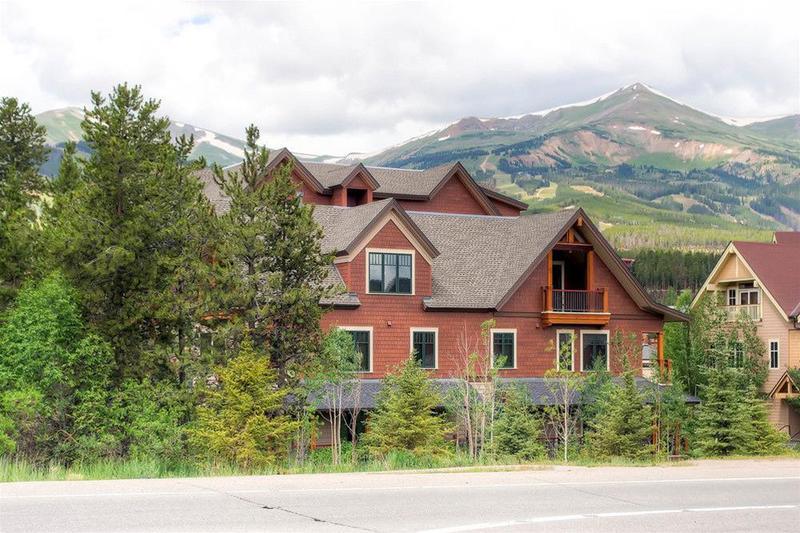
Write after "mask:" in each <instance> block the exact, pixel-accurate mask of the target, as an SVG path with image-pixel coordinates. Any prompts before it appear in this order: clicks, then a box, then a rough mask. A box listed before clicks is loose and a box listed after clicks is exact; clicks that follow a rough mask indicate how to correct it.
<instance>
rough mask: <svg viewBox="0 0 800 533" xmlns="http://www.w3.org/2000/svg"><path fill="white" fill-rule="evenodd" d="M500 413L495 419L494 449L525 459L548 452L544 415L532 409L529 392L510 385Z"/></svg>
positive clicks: (504, 454)
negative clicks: (544, 435) (543, 430)
mask: <svg viewBox="0 0 800 533" xmlns="http://www.w3.org/2000/svg"><path fill="white" fill-rule="evenodd" d="M501 395H502V400H503V402H502V406H501V408H500V414H499V415H498V417H497V419H496V420H495V423H494V447H495V452H496V453H497V454H499V455H501V456H511V457H515V458H517V459H522V460H526V461H530V460H534V459H541V458H542V457H544V456H545V454H546V453H547V450H546V449H545V447H544V444H543V443H542V419H541V417H540V416H537V415H536V414H535V413H534V412H533V410H534V406H533V403H532V402H531V399H530V397H529V396H528V392H527V391H526V390H525V389H521V388H518V387H510V388H508V389H506V390H504V391H503V392H502V393H501Z"/></svg>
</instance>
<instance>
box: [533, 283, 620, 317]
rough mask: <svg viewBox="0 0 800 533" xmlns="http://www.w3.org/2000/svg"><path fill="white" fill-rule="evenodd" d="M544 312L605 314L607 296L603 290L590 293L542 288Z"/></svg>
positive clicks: (606, 310)
mask: <svg viewBox="0 0 800 533" xmlns="http://www.w3.org/2000/svg"><path fill="white" fill-rule="evenodd" d="M542 289H543V292H544V310H545V311H557V312H561V313H607V312H608V295H607V293H606V290H605V289H594V290H591V291H582V290H566V289H554V288H552V287H542Z"/></svg>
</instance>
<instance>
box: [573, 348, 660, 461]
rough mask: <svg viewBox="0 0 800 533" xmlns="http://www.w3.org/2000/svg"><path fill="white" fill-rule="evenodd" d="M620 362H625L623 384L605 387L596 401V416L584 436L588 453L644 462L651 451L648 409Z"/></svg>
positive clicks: (631, 375)
mask: <svg viewBox="0 0 800 533" xmlns="http://www.w3.org/2000/svg"><path fill="white" fill-rule="evenodd" d="M623 361H624V362H626V363H625V373H624V375H623V381H622V384H614V385H612V386H610V387H608V388H607V389H606V391H605V393H604V394H603V395H602V397H600V398H598V400H597V402H598V405H597V415H596V416H595V417H594V419H593V420H592V421H591V423H590V427H591V429H590V432H589V434H588V435H587V446H588V451H589V453H590V454H591V455H592V456H593V457H601V458H605V457H628V458H631V459H643V458H646V457H649V456H650V455H652V452H653V446H652V445H651V444H650V436H651V434H652V431H653V418H652V414H651V409H650V406H649V405H646V404H645V402H644V398H643V396H642V394H641V393H640V392H639V389H638V388H637V387H636V382H635V381H634V377H633V371H632V370H631V368H630V365H628V364H627V359H623Z"/></svg>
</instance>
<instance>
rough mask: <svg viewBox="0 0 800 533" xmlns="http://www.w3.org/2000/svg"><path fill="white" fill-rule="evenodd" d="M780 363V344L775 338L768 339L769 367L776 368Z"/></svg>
mask: <svg viewBox="0 0 800 533" xmlns="http://www.w3.org/2000/svg"><path fill="white" fill-rule="evenodd" d="M780 364H781V345H780V342H779V341H778V340H777V339H774V340H771V341H769V367H770V368H778V367H779V366H780Z"/></svg>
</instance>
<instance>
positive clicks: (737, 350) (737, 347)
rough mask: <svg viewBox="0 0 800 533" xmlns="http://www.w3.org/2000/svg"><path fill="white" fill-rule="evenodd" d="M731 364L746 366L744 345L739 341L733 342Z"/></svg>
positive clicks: (736, 366)
mask: <svg viewBox="0 0 800 533" xmlns="http://www.w3.org/2000/svg"><path fill="white" fill-rule="evenodd" d="M731 357H732V359H731V366H732V367H734V368H742V367H743V366H744V346H742V343H741V342H739V341H735V342H734V343H733V354H732V355H731Z"/></svg>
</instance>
